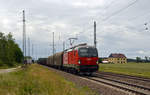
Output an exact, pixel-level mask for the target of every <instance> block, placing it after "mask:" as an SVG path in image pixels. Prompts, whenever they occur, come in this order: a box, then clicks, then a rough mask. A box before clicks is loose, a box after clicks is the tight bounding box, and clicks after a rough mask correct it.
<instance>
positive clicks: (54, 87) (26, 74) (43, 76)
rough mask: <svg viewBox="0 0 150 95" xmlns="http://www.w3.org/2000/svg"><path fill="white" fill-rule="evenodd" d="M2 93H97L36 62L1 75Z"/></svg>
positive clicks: (39, 94) (71, 94)
mask: <svg viewBox="0 0 150 95" xmlns="http://www.w3.org/2000/svg"><path fill="white" fill-rule="evenodd" d="M0 95H95V92H93V91H92V90H90V89H89V88H87V87H77V86H76V85H75V84H74V83H72V82H70V81H67V80H65V78H64V77H62V76H60V75H58V74H56V73H55V72H53V71H50V70H49V69H47V68H45V67H42V66H40V65H37V64H34V65H31V66H29V67H28V68H27V69H20V70H18V71H16V72H11V73H8V74H1V75H0Z"/></svg>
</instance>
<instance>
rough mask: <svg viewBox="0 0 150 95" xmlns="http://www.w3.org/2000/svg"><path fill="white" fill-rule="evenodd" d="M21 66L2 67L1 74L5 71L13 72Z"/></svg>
mask: <svg viewBox="0 0 150 95" xmlns="http://www.w3.org/2000/svg"><path fill="white" fill-rule="evenodd" d="M18 68H20V66H19V67H16V68H9V69H0V74H3V73H8V72H13V71H15V70H16V69H18Z"/></svg>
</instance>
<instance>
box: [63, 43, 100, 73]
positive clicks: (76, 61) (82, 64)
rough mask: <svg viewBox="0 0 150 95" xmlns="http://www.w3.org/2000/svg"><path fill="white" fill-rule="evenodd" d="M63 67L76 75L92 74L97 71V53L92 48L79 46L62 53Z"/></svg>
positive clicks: (83, 45) (84, 45)
mask: <svg viewBox="0 0 150 95" xmlns="http://www.w3.org/2000/svg"><path fill="white" fill-rule="evenodd" d="M63 67H64V68H68V69H72V70H74V71H75V72H76V73H78V72H83V73H89V74H92V73H93V72H95V71H97V70H98V69H99V66H98V52H97V49H96V48H95V47H93V46H89V45H86V44H80V45H77V46H74V47H72V48H70V49H68V50H65V51H64V53H63Z"/></svg>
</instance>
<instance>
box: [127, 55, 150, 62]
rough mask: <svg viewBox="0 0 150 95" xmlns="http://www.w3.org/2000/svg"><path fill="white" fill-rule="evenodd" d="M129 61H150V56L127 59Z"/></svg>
mask: <svg viewBox="0 0 150 95" xmlns="http://www.w3.org/2000/svg"><path fill="white" fill-rule="evenodd" d="M127 61H128V62H137V63H150V57H148V56H145V58H141V57H136V59H127Z"/></svg>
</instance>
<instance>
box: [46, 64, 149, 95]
mask: <svg viewBox="0 0 150 95" xmlns="http://www.w3.org/2000/svg"><path fill="white" fill-rule="evenodd" d="M45 67H47V66H45ZM47 68H49V67H47ZM63 72H64V71H63ZM78 77H80V78H81V79H84V80H88V81H91V82H93V83H96V84H98V85H103V86H106V87H109V88H112V89H115V90H117V91H120V92H123V93H126V94H128V95H150V88H147V87H144V86H140V85H136V84H131V83H128V82H122V81H119V80H115V79H110V78H106V77H101V76H100V75H98V74H96V73H94V75H93V76H80V75H79V76H78Z"/></svg>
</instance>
